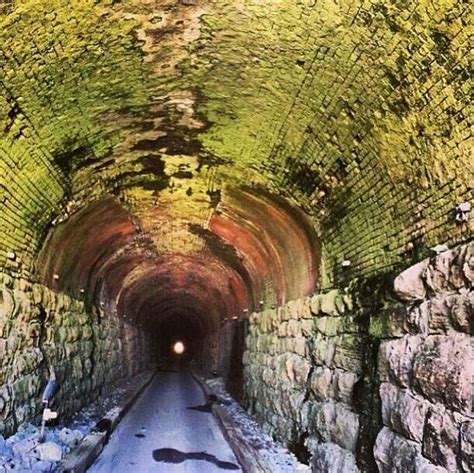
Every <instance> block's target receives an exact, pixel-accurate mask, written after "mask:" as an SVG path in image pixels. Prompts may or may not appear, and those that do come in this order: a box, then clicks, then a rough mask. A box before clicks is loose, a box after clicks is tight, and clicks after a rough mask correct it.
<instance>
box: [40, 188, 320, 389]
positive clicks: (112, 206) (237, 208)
mask: <svg viewBox="0 0 474 473" xmlns="http://www.w3.org/2000/svg"><path fill="white" fill-rule="evenodd" d="M160 212H162V210H161V209H160V207H159V206H158V207H157V208H156V209H154V210H153V213H154V214H155V215H159V214H160ZM144 218H145V220H139V219H138V218H137V217H136V216H134V215H132V213H131V212H130V209H129V208H128V207H127V205H126V204H124V203H123V202H120V201H119V200H118V199H116V198H107V199H104V200H102V201H98V202H94V203H93V204H91V205H89V206H87V207H85V208H83V209H81V210H79V211H78V212H76V213H74V214H73V215H72V216H71V217H70V218H69V219H67V221H65V222H59V223H58V224H57V225H56V226H55V227H54V228H53V229H52V230H51V231H50V233H49V235H48V237H47V239H46V241H45V244H44V246H43V248H42V250H41V252H40V256H39V258H38V261H37V263H36V266H37V270H38V272H39V273H40V274H41V278H42V281H43V282H44V284H46V285H47V286H49V287H50V288H52V289H53V290H55V291H59V292H66V293H68V294H70V295H71V296H73V297H75V298H78V299H80V300H83V301H84V303H85V304H86V306H89V307H90V308H93V307H96V308H98V309H99V311H103V312H104V314H109V315H110V316H111V317H114V318H116V320H117V322H118V323H119V324H120V327H121V328H120V330H121V332H122V335H121V338H122V339H123V342H124V343H126V341H127V334H126V333H127V330H128V329H130V328H133V330H138V331H139V332H140V333H142V334H143V336H144V337H145V338H146V347H145V348H144V350H146V351H147V352H148V353H147V355H146V356H145V358H144V360H148V362H150V361H153V362H155V363H158V364H165V363H166V360H167V359H168V358H169V357H170V355H172V354H171V347H172V345H173V343H174V342H175V341H176V340H181V341H183V342H184V343H185V345H186V347H187V350H186V356H185V357H183V359H186V360H189V361H190V360H192V362H193V364H194V366H195V367H196V368H197V369H199V370H202V371H203V372H205V373H213V374H215V375H216V374H218V375H220V376H222V377H224V378H225V379H226V380H227V382H228V386H229V388H230V389H231V390H232V391H233V393H234V394H236V395H237V396H240V395H241V394H242V382H243V381H242V380H243V374H242V367H243V365H242V355H243V352H244V349H245V346H244V333H245V324H246V320H247V319H248V316H249V314H250V313H252V312H253V311H254V310H256V309H258V310H260V309H262V308H263V307H265V306H273V305H275V304H281V303H282V302H285V301H286V300H289V299H291V298H295V297H299V296H305V295H307V294H310V293H311V292H312V291H314V290H315V288H316V287H317V282H318V262H319V249H318V245H317V237H316V234H315V229H314V227H313V226H312V224H311V223H310V222H309V220H308V219H307V217H305V216H304V214H303V213H302V212H301V211H300V210H298V209H297V208H295V207H293V206H291V205H290V204H289V203H287V202H286V201H284V200H283V199H279V198H276V197H274V196H273V197H272V196H271V195H270V194H268V193H266V192H264V191H263V190H262V191H255V190H254V191H251V190H250V189H245V188H242V189H240V190H234V191H232V192H229V194H228V195H226V196H225V197H224V200H223V202H222V204H221V205H220V207H219V211H218V212H215V213H211V216H210V218H209V219H208V221H207V222H206V223H205V224H197V223H192V222H187V221H184V222H181V226H180V228H179V230H178V231H177V232H176V234H174V235H173V237H174V238H175V239H179V238H181V239H182V240H183V241H184V243H183V244H182V245H180V246H179V247H178V248H177V249H176V250H170V249H169V248H168V249H166V248H165V249H164V250H163V249H162V248H161V245H162V243H163V238H169V235H163V234H161V233H159V227H149V228H146V217H144ZM289 238H291V243H290V240H289ZM172 244H173V243H172V242H170V243H169V245H170V246H172ZM134 356H135V355H134V354H133V353H132V352H130V353H127V355H126V357H129V358H133V357H134ZM140 356H142V355H141V354H139V356H138V358H137V360H136V362H134V361H132V360H128V361H126V363H127V364H128V365H130V366H135V364H136V363H145V361H144V360H140Z"/></svg>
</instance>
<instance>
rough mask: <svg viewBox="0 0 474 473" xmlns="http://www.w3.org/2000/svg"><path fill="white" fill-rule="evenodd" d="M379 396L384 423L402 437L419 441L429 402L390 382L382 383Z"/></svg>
mask: <svg viewBox="0 0 474 473" xmlns="http://www.w3.org/2000/svg"><path fill="white" fill-rule="evenodd" d="M380 398H381V401H382V419H383V422H384V424H385V425H386V426H388V427H390V428H391V429H392V430H394V431H395V432H397V433H399V434H401V435H403V436H404V437H408V438H409V439H411V440H415V441H417V442H421V441H422V440H423V429H424V426H425V418H426V414H427V412H428V408H429V403H428V402H427V401H426V400H424V399H422V398H416V397H414V396H413V395H411V394H410V393H409V392H407V390H404V389H400V388H397V387H396V386H394V385H393V384H390V383H382V385H381V386H380Z"/></svg>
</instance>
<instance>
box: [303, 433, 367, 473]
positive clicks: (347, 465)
mask: <svg viewBox="0 0 474 473" xmlns="http://www.w3.org/2000/svg"><path fill="white" fill-rule="evenodd" d="M307 445H308V449H309V450H310V452H311V453H312V459H311V466H312V471H316V472H318V473H319V472H320V473H341V472H344V473H359V471H360V470H359V468H358V467H357V464H356V459H355V456H354V455H353V454H352V453H351V452H348V451H347V450H344V449H343V448H341V447H340V446H339V445H336V444H334V443H323V442H319V441H318V440H317V438H314V437H311V438H309V439H308V441H307Z"/></svg>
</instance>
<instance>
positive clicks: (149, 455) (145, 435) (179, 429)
mask: <svg viewBox="0 0 474 473" xmlns="http://www.w3.org/2000/svg"><path fill="white" fill-rule="evenodd" d="M131 470H133V471H134V472H136V473H145V472H166V473H178V472H179V473H184V472H206V473H208V472H213V471H216V472H217V471H242V470H241V468H240V466H239V464H238V462H237V459H236V458H235V455H234V453H233V452H232V450H231V448H230V446H229V445H228V443H227V441H226V440H225V438H224V436H223V433H222V432H221V430H220V427H219V425H218V423H217V421H216V419H215V418H214V416H213V415H212V414H211V412H210V411H209V409H206V400H205V397H204V394H203V392H202V390H201V388H200V387H199V385H198V384H197V383H196V381H195V380H194V379H193V377H192V376H191V375H190V374H189V373H188V372H186V371H167V372H159V373H158V374H157V375H156V376H155V378H154V379H153V381H152V383H151V384H150V386H149V387H148V388H147V389H146V391H145V392H144V393H143V394H142V396H141V397H140V398H139V399H138V401H137V402H136V404H135V405H134V406H133V407H132V409H131V410H130V411H129V413H128V414H127V415H126V417H125V418H124V419H123V420H122V421H121V422H120V424H119V425H118V427H117V429H116V430H115V431H114V432H113V434H112V435H111V438H110V441H109V443H108V444H107V445H106V447H105V448H104V450H103V452H102V454H101V455H100V456H99V457H98V459H97V460H96V462H95V463H94V464H93V465H92V466H91V467H90V468H89V469H88V470H87V471H88V472H89V473H110V472H114V473H119V472H125V471H131Z"/></svg>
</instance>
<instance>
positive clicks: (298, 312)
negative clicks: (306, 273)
mask: <svg viewBox="0 0 474 473" xmlns="http://www.w3.org/2000/svg"><path fill="white" fill-rule="evenodd" d="M473 281H474V245H473V244H470V245H465V246H461V247H458V248H457V249H455V250H453V251H446V252H443V253H441V254H440V255H438V256H434V257H432V258H431V259H427V260H424V261H422V262H421V263H419V264H417V265H415V266H413V267H410V268H409V269H407V270H405V271H404V272H403V273H401V274H400V275H398V277H396V278H395V279H393V278H384V279H379V280H371V281H353V282H352V283H351V284H349V286H348V287H347V288H346V289H345V290H342V291H339V290H334V291H331V292H329V293H326V294H316V295H314V296H312V297H308V298H305V299H300V300H296V301H292V302H289V303H287V304H286V305H284V306H282V307H279V308H277V309H268V310H264V311H263V312H260V313H254V314H252V316H251V318H250V327H249V334H248V337H247V351H246V353H245V356H244V364H245V368H244V374H245V380H246V383H245V396H246V403H247V405H248V407H249V409H250V411H251V412H252V413H253V414H254V415H255V416H256V417H257V418H258V419H259V420H260V421H261V423H262V424H263V425H264V427H265V428H266V429H267V430H268V431H269V432H270V433H272V434H273V435H274V436H276V437H277V438H278V439H280V440H282V441H284V442H285V443H286V444H287V445H288V446H289V447H290V448H292V449H293V450H294V451H295V452H296V453H298V455H299V456H300V457H301V458H304V457H305V456H306V457H307V458H311V464H312V467H313V470H314V471H318V472H335V471H344V472H351V471H367V472H368V471H382V472H389V471H411V472H418V471H428V470H424V468H428V469H429V471H468V468H469V467H468V463H469V461H472V458H471V459H470V460H469V458H468V456H469V455H470V454H469V453H468V452H469V451H472V445H470V446H469V438H470V437H469V434H468V432H472V430H473V420H472V418H471V417H470V414H469V412H470V396H471V392H472V390H471V388H470V386H471V385H470V380H471V379H472V376H473V365H472V355H473V348H472V346H473V345H472V333H473V326H472V318H473V315H474V314H473V312H474V310H473V307H474V294H473V291H472V283H473ZM470 441H471V442H472V440H470Z"/></svg>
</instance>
